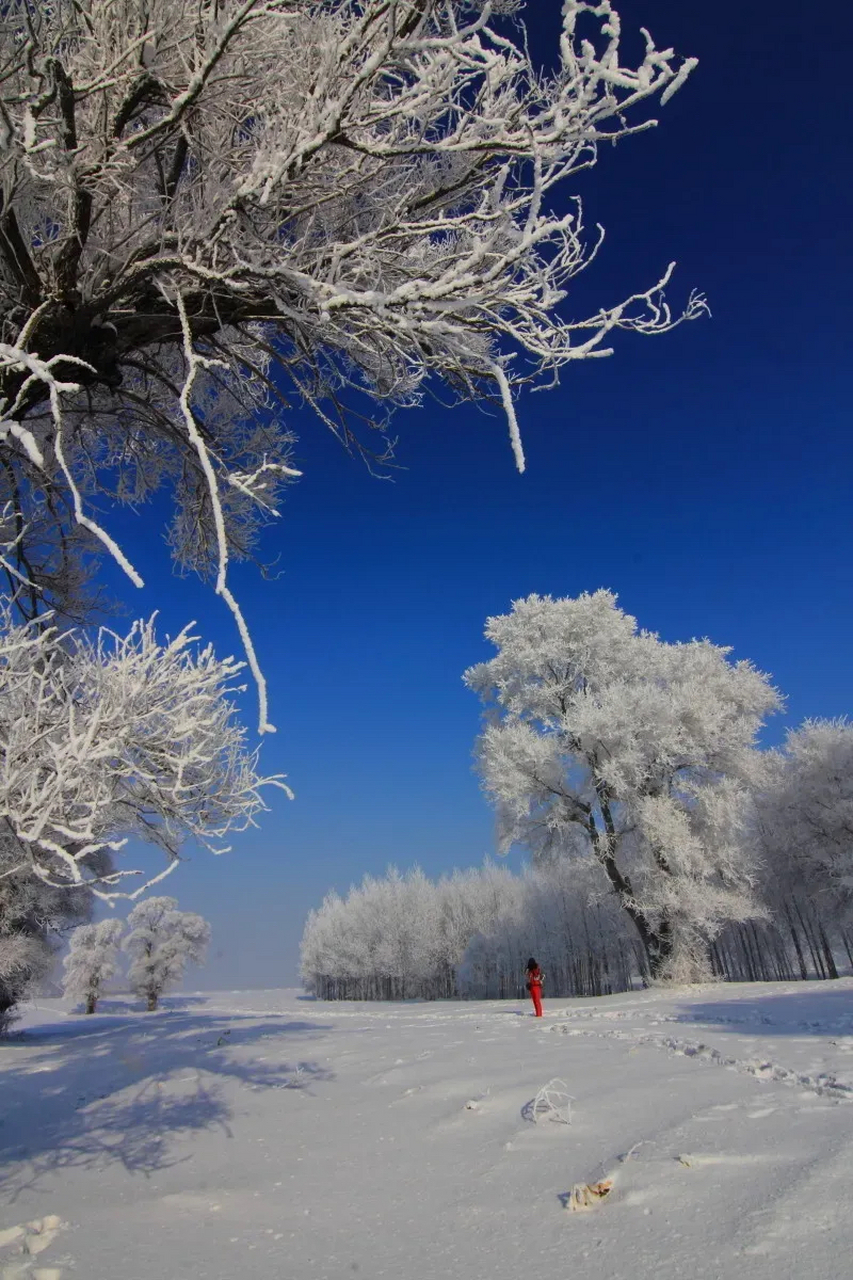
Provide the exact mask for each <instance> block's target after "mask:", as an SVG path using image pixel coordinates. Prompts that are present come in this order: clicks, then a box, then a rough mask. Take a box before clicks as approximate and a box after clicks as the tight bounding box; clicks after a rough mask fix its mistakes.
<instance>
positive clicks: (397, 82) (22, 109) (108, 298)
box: [0, 0, 705, 729]
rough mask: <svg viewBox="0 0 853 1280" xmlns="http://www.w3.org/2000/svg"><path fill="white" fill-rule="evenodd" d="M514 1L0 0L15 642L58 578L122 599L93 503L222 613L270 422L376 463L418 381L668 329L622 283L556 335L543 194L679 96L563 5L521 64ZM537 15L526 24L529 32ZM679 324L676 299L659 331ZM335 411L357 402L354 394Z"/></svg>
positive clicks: (583, 353)
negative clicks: (187, 576) (166, 534)
mask: <svg viewBox="0 0 853 1280" xmlns="http://www.w3.org/2000/svg"><path fill="white" fill-rule="evenodd" d="M519 14H520V5H519V4H518V2H517V0H494V2H493V3H488V2H486V0H109V2H108V3H105V2H104V0H52V3H50V4H32V3H30V0H11V2H10V3H8V4H6V5H4V6H3V8H2V13H0V45H2V52H3V76H2V80H0V141H2V147H0V173H2V182H3V199H2V210H0V461H2V464H3V465H2V467H0V500H2V499H8V501H9V502H10V503H11V504H12V508H13V510H14V513H15V519H16V522H17V527H18V533H19V535H20V536H19V538H18V541H17V543H16V547H15V552H14V556H13V558H12V559H11V561H10V565H11V568H10V567H9V566H6V571H7V573H8V575H9V581H10V587H11V589H12V591H13V592H14V593H16V595H17V598H18V603H19V605H20V607H21V608H23V609H25V610H26V611H27V613H28V615H29V616H32V615H33V614H34V613H37V612H39V611H41V609H42V607H43V600H44V596H45V593H46V594H47V595H48V597H49V598H52V599H53V600H54V601H56V602H57V603H59V604H62V605H67V604H68V603H69V601H68V597H69V595H70V596H73V595H74V593H75V591H77V589H78V588H79V586H80V581H79V578H80V574H79V566H80V559H79V555H78V552H79V551H80V549H81V545H82V546H83V547H84V548H85V549H88V550H89V551H91V550H92V549H93V548H96V547H97V546H98V542H100V544H102V547H104V548H106V550H107V551H108V552H109V553H110V554H111V555H113V556H114V557H115V558H116V560H117V561H118V563H119V564H120V565H121V566H122V567H123V568H124V569H125V570H126V572H127V573H128V575H129V576H130V578H131V580H132V581H133V582H135V583H137V584H139V583H140V578H139V575H138V573H137V571H136V570H135V569H134V568H133V567H132V565H131V563H130V561H129V560H128V559H127V558H126V556H125V555H124V553H123V552H122V551H121V550H120V549H119V547H118V546H117V544H116V543H115V541H114V540H113V538H112V537H111V536H110V534H109V532H108V531H107V530H106V529H105V528H104V527H103V526H102V525H101V523H99V521H98V519H97V518H96V515H95V502H94V501H93V500H92V499H93V498H96V497H97V496H98V495H104V494H107V495H110V496H112V497H113V498H115V499H117V500H118V501H122V502H127V503H132V504H138V503H141V502H143V501H144V500H145V499H146V498H147V497H149V496H150V494H151V493H152V492H153V491H154V490H156V489H157V488H158V487H160V486H162V485H166V486H168V487H170V489H171V492H172V496H173V498H174V517H173V521H172V525H171V540H172V546H173V550H174V555H175V557H176V559H177V561H178V562H179V563H180V564H181V565H183V566H190V567H192V568H194V569H197V570H198V571H199V572H201V573H202V574H203V575H211V576H212V578H213V580H214V581H215V589H216V591H217V592H218V593H219V594H220V595H221V596H222V597H223V598H224V600H225V601H226V602H227V604H228V605H229V607H230V608H231V609H232V610H233V612H234V614H235V617H236V619H237V622H238V625H239V627H240V629H241V633H242V635H243V639H244V643H245V645H246V651H247V655H248V658H249V661H250V663H251V665H252V667H253V670H254V671H255V675H256V678H257V680H258V683H259V689H260V694H261V708H260V722H261V728H262V729H264V728H267V727H269V726H268V725H267V722H266V703H265V699H264V687H263V681H262V679H261V677H260V673H259V672H258V670H257V665H256V663H255V660H254V655H253V652H252V649H251V644H250V642H249V638H248V633H247V631H246V628H245V624H244V622H243V618H242V615H241V613H240V610H239V607H238V605H237V602H236V600H235V599H234V597H233V595H232V594H231V591H230V588H229V586H228V576H227V575H228V563H229V559H232V558H234V557H245V556H250V555H252V554H253V548H254V546H255V541H256V537H257V534H258V529H259V527H260V525H261V524H263V523H264V522H265V521H266V520H268V519H269V518H271V517H273V516H275V515H276V514H277V505H278V501H279V496H280V491H281V489H282V486H283V485H284V484H285V483H286V482H287V481H289V480H290V479H291V478H292V477H294V476H296V475H297V474H298V473H297V472H296V471H295V470H294V468H293V467H292V465H291V461H290V448H291V436H290V434H289V432H288V430H287V429H286V428H285V427H284V426H283V425H282V422H281V418H282V414H283V413H287V412H289V411H291V409H292V408H293V405H294V402H297V403H299V402H301V403H303V404H307V405H308V406H311V407H312V408H313V409H314V410H316V412H317V414H318V415H319V417H320V419H322V421H323V422H324V423H326V424H327V425H328V426H330V427H331V428H332V429H333V430H334V431H335V432H337V433H338V434H339V435H340V436H341V437H342V438H343V439H344V440H345V441H346V442H347V443H355V444H357V446H358V447H359V448H361V449H363V450H364V452H365V453H367V454H368V455H370V456H376V455H377V453H378V454H379V455H380V456H381V455H382V454H383V453H384V451H385V449H386V448H387V447H388V445H387V437H386V436H384V435H383V436H382V437H381V442H380V444H379V445H378V446H371V444H370V439H369V436H370V433H369V432H368V436H367V437H362V438H361V439H360V440H356V431H357V427H358V425H359V424H366V425H367V426H368V427H378V428H380V429H381V428H382V426H383V423H384V420H385V418H386V417H387V414H388V412H389V411H390V410H391V409H392V408H393V407H394V406H396V405H412V404H415V403H417V402H418V400H419V398H420V397H421V396H422V394H423V393H424V392H425V391H426V390H427V389H428V388H429V386H430V384H431V382H438V381H441V382H443V383H444V384H445V385H446V386H448V387H449V388H450V389H451V391H452V392H454V393H456V394H457V395H458V396H459V397H461V398H468V399H474V400H477V401H481V400H483V399H492V400H493V401H494V402H495V403H497V404H499V405H500V406H502V410H503V412H504V414H505V416H506V419H507V421H508V424H509V429H510V435H511V439H512V445H513V449H514V451H515V457H516V461H517V464H518V466H519V467H522V466H523V457H522V450H521V442H520V437H519V431H518V425H517V421H516V413H515V408H514V405H513V397H514V393H515V389H516V388H518V387H519V386H521V385H522V384H523V383H526V382H534V383H537V382H538V383H540V384H542V383H549V382H551V381H553V380H554V379H556V377H557V376H558V375H559V372H560V370H561V369H562V368H564V367H565V366H566V365H568V364H570V363H571V362H572V361H575V360H581V359H586V358H588V357H594V356H602V355H606V354H608V353H609V349H610V348H609V346H608V343H609V342H610V340H611V338H612V336H613V334H614V332H615V331H616V330H619V329H623V330H633V331H635V332H640V333H659V332H661V331H663V330H666V329H668V328H670V327H672V325H673V324H675V323H678V321H679V320H680V319H681V318H683V317H682V316H681V315H676V314H673V313H671V312H670V310H669V308H668V306H667V304H666V302H665V300H664V297H663V289H664V287H665V286H666V285H667V283H668V281H669V278H670V274H671V271H672V264H670V265H669V266H667V267H665V268H663V269H662V273H661V275H660V278H659V279H657V280H656V281H654V282H653V283H652V284H651V287H648V288H643V289H641V291H639V292H637V293H634V294H631V295H630V296H628V297H626V298H623V299H621V300H616V299H609V300H606V301H604V302H603V303H602V305H601V306H600V307H598V308H596V309H594V310H593V311H592V312H591V314H587V315H575V316H571V315H570V314H569V312H568V310H567V309H566V308H564V307H561V306H560V305H559V304H561V302H562V301H563V299H564V298H565V296H566V293H567V289H568V286H569V284H570V282H571V281H572V279H573V278H574V277H575V276H576V275H577V274H578V273H579V272H581V271H582V270H583V269H584V268H585V267H586V266H588V265H589V264H590V263H591V262H592V261H593V259H594V258H595V256H596V253H597V251H598V249H599V246H600V241H601V236H602V232H601V231H600V230H597V231H596V232H593V233H592V235H589V236H588V235H587V233H586V230H585V227H584V224H583V216H582V209H581V205H580V201H579V200H576V199H567V200H565V201H564V202H563V203H562V205H560V203H559V197H558V188H564V187H565V185H566V184H567V183H568V182H570V181H571V180H572V179H573V178H575V177H576V176H577V175H578V174H579V173H581V172H582V171H585V170H588V169H589V168H590V167H591V166H593V165H594V164H595V163H596V162H597V159H598V153H599V147H600V145H601V144H602V143H613V142H616V141H618V140H620V139H623V138H625V137H627V136H629V135H630V134H632V133H634V132H636V131H638V130H641V129H644V128H646V127H649V126H650V125H652V124H653V123H654V121H653V120H652V119H651V117H650V115H649V111H648V109H647V108H648V106H649V105H650V104H652V103H653V102H654V101H656V100H659V101H660V102H662V103H663V102H666V100H667V99H668V98H669V97H670V96H671V95H672V94H673V93H674V92H675V91H676V90H677V89H678V88H679V87H680V85H681V84H682V83H683V82H684V80H685V78H686V76H687V75H688V74H689V72H690V71H691V69H692V67H693V65H694V61H695V60H693V59H687V60H683V59H680V58H679V57H677V56H676V54H675V53H674V52H673V51H672V50H670V49H664V50H661V49H657V48H656V47H655V45H654V43H653V41H652V39H651V37H650V36H649V35H648V34H647V33H645V32H644V33H643V36H644V42H645V47H644V50H643V52H642V54H641V55H640V60H639V62H638V64H637V65H631V64H630V62H628V61H624V60H623V59H624V58H625V55H624V52H623V49H622V46H621V27H620V20H619V16H618V14H617V12H616V11H615V10H614V9H613V7H612V5H611V3H610V0H563V4H562V31H561V33H560V36H559V41H558V45H557V48H556V49H555V55H556V56H555V60H554V66H553V69H550V70H548V71H545V70H543V69H542V68H540V67H538V66H536V65H534V64H533V63H532V62H531V58H530V54H529V52H528V42H527V39H526V33H525V30H524V27H523V25H522V23H521V19H520V16H519ZM555 16H556V15H555ZM704 310H705V305H704V302H703V301H702V299H701V298H699V297H695V296H693V297H691V299H690V301H689V303H688V305H687V308H686V310H685V311H684V313H683V316H685V317H693V316H697V315H699V314H701V313H702V312H703V311H704ZM365 394H366V398H365Z"/></svg>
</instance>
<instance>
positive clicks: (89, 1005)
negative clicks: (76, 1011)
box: [86, 995, 98, 1013]
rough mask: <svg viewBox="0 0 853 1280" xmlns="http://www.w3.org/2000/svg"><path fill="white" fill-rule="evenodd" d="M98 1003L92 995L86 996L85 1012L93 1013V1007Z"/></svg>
mask: <svg viewBox="0 0 853 1280" xmlns="http://www.w3.org/2000/svg"><path fill="white" fill-rule="evenodd" d="M97 1003H98V997H97V996H93V995H88V996H86V1012H87V1013H94V1012H95V1005H96V1004H97Z"/></svg>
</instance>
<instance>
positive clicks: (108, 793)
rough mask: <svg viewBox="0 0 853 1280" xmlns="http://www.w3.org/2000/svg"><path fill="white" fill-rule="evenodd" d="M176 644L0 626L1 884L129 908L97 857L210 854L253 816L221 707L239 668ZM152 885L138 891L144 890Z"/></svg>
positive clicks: (232, 717)
mask: <svg viewBox="0 0 853 1280" xmlns="http://www.w3.org/2000/svg"><path fill="white" fill-rule="evenodd" d="M192 642H193V637H192V636H191V635H190V634H189V632H188V631H187V630H184V631H182V632H181V633H180V634H179V635H178V636H177V637H176V638H175V639H174V640H172V641H169V642H167V643H165V644H160V643H158V641H157V639H156V637H155V634H154V628H153V624H152V623H137V624H136V625H135V626H134V627H133V628H132V630H131V631H130V633H129V635H128V636H127V637H126V638H121V637H119V636H116V635H114V634H113V633H111V632H108V631H105V630H102V631H101V632H100V633H99V634H98V635H97V637H96V638H95V639H89V638H88V637H86V636H85V635H83V634H82V633H79V632H73V631H72V632H66V633H65V634H63V633H62V632H61V631H60V630H59V629H58V628H57V627H47V628H45V627H44V626H42V625H38V624H35V623H28V624H17V625H16V624H15V623H14V622H13V620H12V619H11V617H10V616H9V614H8V612H7V613H6V614H5V616H0V761H2V769H0V821H2V828H3V830H2V832H0V836H2V838H0V884H2V882H3V880H4V879H5V878H7V877H12V878H13V879H15V878H16V877H20V876H28V875H32V874H34V875H36V876H37V877H39V878H40V879H41V880H42V881H44V882H46V883H48V884H53V885H58V886H77V887H82V888H85V887H86V886H88V887H90V888H91V889H92V891H93V892H95V893H96V894H98V895H99V896H100V897H103V898H108V899H112V898H120V897H136V896H138V894H139V893H142V892H143V890H144V888H145V887H147V886H146V885H142V887H139V888H137V889H136V891H135V892H133V893H128V892H125V891H124V882H125V880H126V878H127V877H130V876H134V875H136V876H138V875H139V874H140V873H139V872H136V871H133V870H131V869H127V868H124V867H121V868H120V869H118V870H116V869H114V867H113V865H112V863H111V861H110V857H111V855H113V854H115V853H117V852H118V851H119V850H120V849H121V848H122V846H123V845H124V844H125V843H126V841H127V839H128V838H129V837H136V838H138V839H142V840H146V841H149V842H152V843H154V844H156V845H158V846H159V847H160V848H161V849H162V850H163V852H164V853H165V855H166V865H165V868H164V870H163V871H161V872H160V873H159V874H158V875H157V876H155V879H157V880H159V879H162V877H163V876H164V875H165V874H167V873H168V872H169V871H170V870H172V869H173V868H174V867H175V865H176V862H177V858H178V851H179V848H180V845H181V843H182V842H183V841H184V840H186V839H192V840H195V841H198V842H200V843H202V844H204V845H206V846H207V847H208V848H210V849H212V850H213V852H222V851H223V849H222V844H221V842H222V840H223V839H224V838H225V836H226V835H227V833H228V832H229V831H233V830H242V829H244V828H245V827H247V826H249V825H252V824H253V822H254V818H255V816H256V815H257V813H258V812H259V811H260V810H262V809H264V808H265V805H264V802H263V799H262V794H261V793H262V790H263V788H264V787H265V786H267V785H278V786H281V785H283V784H282V783H281V782H280V781H279V780H278V779H274V778H263V777H261V776H259V774H258V771H257V760H256V755H255V754H253V753H251V752H250V751H248V750H247V748H246V744H245V731H244V730H243V729H242V728H241V727H240V725H239V723H238V722H237V720H236V709H235V707H234V705H233V703H232V701H231V695H232V694H234V693H236V692H237V690H238V688H240V686H238V685H237V684H236V679H237V677H238V675H239V673H240V671H241V668H242V664H241V663H237V662H234V660H233V659H231V658H226V659H218V658H216V657H215V655H214V654H213V651H212V650H211V649H210V648H209V647H208V648H205V649H202V650H200V651H199V650H196V649H195V648H194V647H193V643H192ZM149 883H151V881H149Z"/></svg>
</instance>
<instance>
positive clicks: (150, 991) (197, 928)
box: [123, 897, 210, 1012]
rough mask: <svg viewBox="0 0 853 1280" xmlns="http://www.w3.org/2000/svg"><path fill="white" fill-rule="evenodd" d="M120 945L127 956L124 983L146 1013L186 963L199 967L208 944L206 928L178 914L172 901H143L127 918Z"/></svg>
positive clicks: (191, 915) (199, 919)
mask: <svg viewBox="0 0 853 1280" xmlns="http://www.w3.org/2000/svg"><path fill="white" fill-rule="evenodd" d="M127 927H128V929H129V930H130V932H129V933H128V935H127V937H126V938H125V940H124V943H123V946H124V949H125V951H127V952H128V954H129V956H130V969H129V971H128V975H127V976H128V981H129V983H130V989H131V991H133V992H134V994H135V995H138V996H141V997H142V998H143V999H144V1000H145V1002H146V1007H147V1009H148V1010H149V1012H151V1011H153V1010H154V1009H156V1008H157V1004H158V1002H159V999H160V996H161V995H162V994H163V992H164V991H166V990H168V988H169V987H172V986H174V985H175V984H176V983H177V982H180V980H181V978H182V977H183V976H184V971H185V969H186V967H187V965H188V964H189V963H190V962H193V963H195V964H200V963H201V961H202V960H203V959H204V956H205V952H206V951H207V944H208V943H209V941H210V925H209V924H208V923H207V921H206V920H204V919H202V917H201V916H199V915H196V914H195V912H193V911H179V910H178V904H177V901H176V899H175V898H165V897H164V898H147V899H146V900H145V901H144V902H140V904H139V906H137V907H134V908H133V910H132V911H131V913H130V915H129V916H128V917H127Z"/></svg>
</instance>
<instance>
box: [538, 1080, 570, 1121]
mask: <svg viewBox="0 0 853 1280" xmlns="http://www.w3.org/2000/svg"><path fill="white" fill-rule="evenodd" d="M572 1102H573V1098H572V1095H571V1094H570V1093H569V1091H568V1088H567V1086H566V1082H565V1080H558V1079H556V1077H555V1078H554V1079H553V1080H549V1081H548V1083H547V1084H543V1086H542V1088H541V1089H540V1090H539V1092H538V1093H537V1094H536V1097H535V1098H534V1099H533V1103H532V1105H531V1107H530V1111H529V1115H530V1119H531V1120H532V1121H533V1123H534V1124H535V1123H536V1122H537V1121H538V1120H554V1121H556V1122H557V1123H558V1124H571V1123H572Z"/></svg>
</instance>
